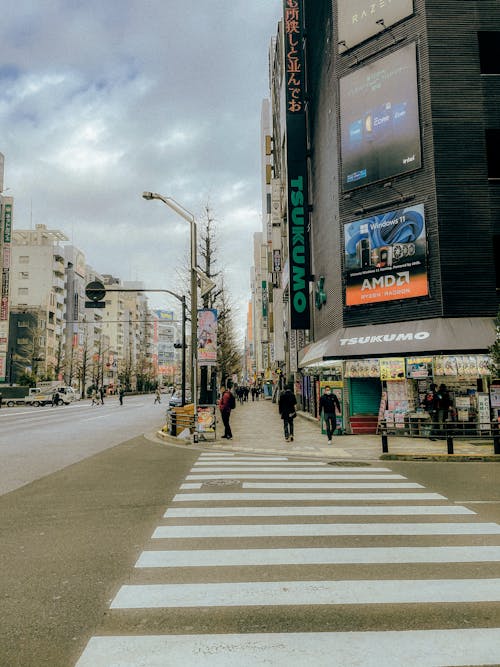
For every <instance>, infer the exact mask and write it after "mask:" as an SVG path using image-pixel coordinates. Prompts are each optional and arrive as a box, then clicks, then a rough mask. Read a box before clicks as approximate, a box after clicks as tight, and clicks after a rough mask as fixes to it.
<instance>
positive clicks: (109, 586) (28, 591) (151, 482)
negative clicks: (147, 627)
mask: <svg viewBox="0 0 500 667" xmlns="http://www.w3.org/2000/svg"><path fill="white" fill-rule="evenodd" d="M78 458H80V460H79V461H78V462H77V463H73V464H72V465H69V466H67V467H65V468H63V469H62V470H58V471H57V472H54V473H52V474H49V475H47V476H45V477H42V478H40V479H37V480H35V481H33V482H31V483H29V484H27V485H25V486H23V487H21V488H19V489H17V490H15V491H12V492H11V493H7V494H4V495H2V496H1V497H0V544H1V561H2V563H1V568H0V580H1V585H0V591H1V592H0V598H1V599H0V665H1V666H2V667H39V666H41V665H47V667H68V666H69V665H74V664H75V662H76V660H77V658H78V655H79V654H80V653H81V651H82V650H83V647H84V645H85V642H86V641H87V639H88V636H89V635H90V634H92V632H93V630H94V629H95V628H96V627H97V625H98V623H99V622H100V621H101V619H102V616H103V613H104V612H105V610H106V608H107V606H108V605H109V601H110V599H111V597H112V596H113V594H114V592H115V589H116V585H117V582H119V581H124V580H127V578H128V577H129V576H130V572H131V570H132V568H133V565H134V562H135V560H136V559H137V556H138V554H139V552H140V550H141V549H142V547H143V545H144V542H145V541H146V540H147V539H148V538H149V537H150V536H151V533H152V531H153V528H154V527H155V526H156V524H157V523H158V521H159V520H160V518H161V515H162V512H163V510H164V507H165V502H166V501H168V499H169V498H170V497H172V496H173V494H174V493H175V491H176V490H177V487H178V482H179V480H180V479H182V477H183V476H184V475H185V473H186V472H187V470H188V469H189V467H190V464H191V462H192V461H193V459H194V458H195V454H192V453H191V452H189V451H184V450H182V449H180V448H175V447H165V446H164V445H162V444H159V443H155V442H151V441H150V440H148V439H146V438H144V437H142V436H136V437H134V438H132V439H130V440H127V441H125V442H123V443H122V444H119V445H117V446H114V447H111V448H108V449H106V450H105V451H103V452H100V453H98V454H94V455H93V456H89V457H88V458H85V459H83V460H81V453H80V454H79V455H78Z"/></svg>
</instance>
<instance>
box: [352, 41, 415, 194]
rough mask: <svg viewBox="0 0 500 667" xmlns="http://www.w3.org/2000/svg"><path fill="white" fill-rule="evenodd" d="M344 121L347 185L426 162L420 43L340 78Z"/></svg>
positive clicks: (361, 182)
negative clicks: (419, 84) (420, 102)
mask: <svg viewBox="0 0 500 667" xmlns="http://www.w3.org/2000/svg"><path fill="white" fill-rule="evenodd" d="M340 125H341V145H342V148H341V152H342V187H343V190H344V191H346V190H353V189H354V188H359V187H361V186H363V185H368V184H369V183H374V182H375V181H380V180H382V179H384V178H390V177H391V176H395V175H397V174H404V173H407V172H409V171H414V170H415V169H419V168H420V167H421V166H422V160H421V148H420V124H419V111H418V87H417V61H416V46H415V44H409V45H408V46H406V47H404V48H403V49H399V50H398V51H395V52H394V53H391V54H390V55H388V56H385V57H384V58H380V59H379V60H377V61H375V62H373V63H370V64H369V65H365V66H364V67H361V68H360V69H358V70H356V71H355V72H353V73H352V74H349V75H348V76H345V77H343V78H342V79H340Z"/></svg>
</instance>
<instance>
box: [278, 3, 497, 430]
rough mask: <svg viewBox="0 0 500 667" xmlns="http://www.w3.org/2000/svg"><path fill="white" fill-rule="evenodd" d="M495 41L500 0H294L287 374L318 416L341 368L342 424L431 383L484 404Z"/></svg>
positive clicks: (281, 60)
mask: <svg viewBox="0 0 500 667" xmlns="http://www.w3.org/2000/svg"><path fill="white" fill-rule="evenodd" d="M499 44H500V6H499V5H498V3H497V2H494V1H489V0H481V1H480V2H479V1H476V2H466V1H461V0H453V1H451V0H448V1H447V0H400V1H399V2H392V3H387V2H384V3H373V2H368V0H333V1H332V0H314V1H313V0H303V2H302V1H300V0H285V1H284V16H283V21H282V22H281V23H280V25H279V28H278V33H277V35H276V37H275V38H274V39H273V40H272V43H271V60H270V74H271V78H270V99H271V108H272V117H273V123H272V146H273V155H272V165H273V177H274V178H277V179H279V182H280V185H281V188H282V189H285V190H286V197H285V199H286V207H285V209H286V210H285V211H284V212H283V214H282V219H281V225H282V228H283V231H284V232H285V236H286V243H285V244H283V248H282V250H283V254H284V257H283V259H284V260H285V261H284V271H283V272H284V274H285V275H284V276H283V280H282V285H283V287H284V290H285V295H284V296H285V301H288V315H287V316H288V321H287V316H285V317H284V322H285V331H286V335H287V336H288V338H289V344H288V345H287V346H286V348H287V359H286V363H287V371H288V372H292V373H293V372H295V369H297V371H300V373H299V374H298V375H296V378H297V380H298V385H297V387H298V389H299V390H300V393H301V398H302V402H303V404H304V406H305V407H306V408H307V409H309V410H311V412H313V413H314V412H317V403H318V399H319V395H320V392H321V382H322V381H329V382H335V388H336V390H337V392H338V394H339V396H340V397H341V398H342V399H343V406H344V411H343V415H342V423H340V424H339V426H340V427H341V428H343V429H345V430H347V431H356V430H359V431H363V430H373V429H374V428H376V424H377V421H378V418H379V417H380V415H383V416H384V417H385V418H386V419H388V420H389V421H391V420H392V423H403V422H404V420H405V419H406V418H407V416H408V414H411V413H414V412H415V411H417V410H418V408H419V406H420V404H421V401H422V397H423V396H424V395H425V393H426V391H427V390H428V388H429V385H430V384H431V382H435V383H438V384H440V383H445V384H447V385H448V388H449V389H450V390H451V393H452V398H453V402H454V404H453V408H454V413H453V414H454V416H455V418H457V415H458V412H459V410H460V411H461V412H460V414H461V417H462V418H464V419H465V418H467V419H475V418H477V414H478V410H479V408H480V404H483V405H484V395H486V396H487V393H488V387H489V378H488V368H487V352H488V347H489V345H491V344H492V343H493V340H494V336H495V330H494V326H493V318H494V316H495V315H496V313H497V310H498V305H499V297H498V294H499V291H498V289H499V287H500V271H499V267H500V260H499V247H500V246H499V238H500V226H499V225H500V215H499V209H500V189H499V184H500V181H499V179H500V167H499V159H498V145H499V143H498V140H499V128H500V105H499V101H500V76H499V75H500V54H499V48H500V47H499ZM495 147H496V148H495ZM276 201H277V198H276ZM287 297H288V298H287ZM308 338H309V340H308ZM294 339H295V340H294Z"/></svg>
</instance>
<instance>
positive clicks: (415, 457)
mask: <svg viewBox="0 0 500 667" xmlns="http://www.w3.org/2000/svg"><path fill="white" fill-rule="evenodd" d="M380 460H381V461H443V462H456V463H466V462H467V461H471V462H481V461H484V462H487V463H500V456H498V455H497V456H493V455H492V456H474V455H473V454H471V455H467V454H382V455H381V456H380Z"/></svg>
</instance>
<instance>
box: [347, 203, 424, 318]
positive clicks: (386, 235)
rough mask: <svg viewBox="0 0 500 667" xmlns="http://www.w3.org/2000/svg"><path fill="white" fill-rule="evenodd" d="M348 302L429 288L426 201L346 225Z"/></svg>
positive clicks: (408, 294)
mask: <svg viewBox="0 0 500 667" xmlns="http://www.w3.org/2000/svg"><path fill="white" fill-rule="evenodd" d="M344 245H345V266H344V277H345V284H346V297H345V302H346V306H359V305H362V304H365V303H380V302H383V301H395V300H396V299H412V298H414V297H417V296H425V295H427V294H428V293H429V287H428V281H427V247H426V234H425V212H424V205H423V204H417V205H415V206H408V207H406V208H402V209H399V210H397V211H389V212H388V213H383V214H380V215H374V216H372V217H371V218H363V219H362V220H356V221H354V222H349V223H347V224H346V225H344Z"/></svg>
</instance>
